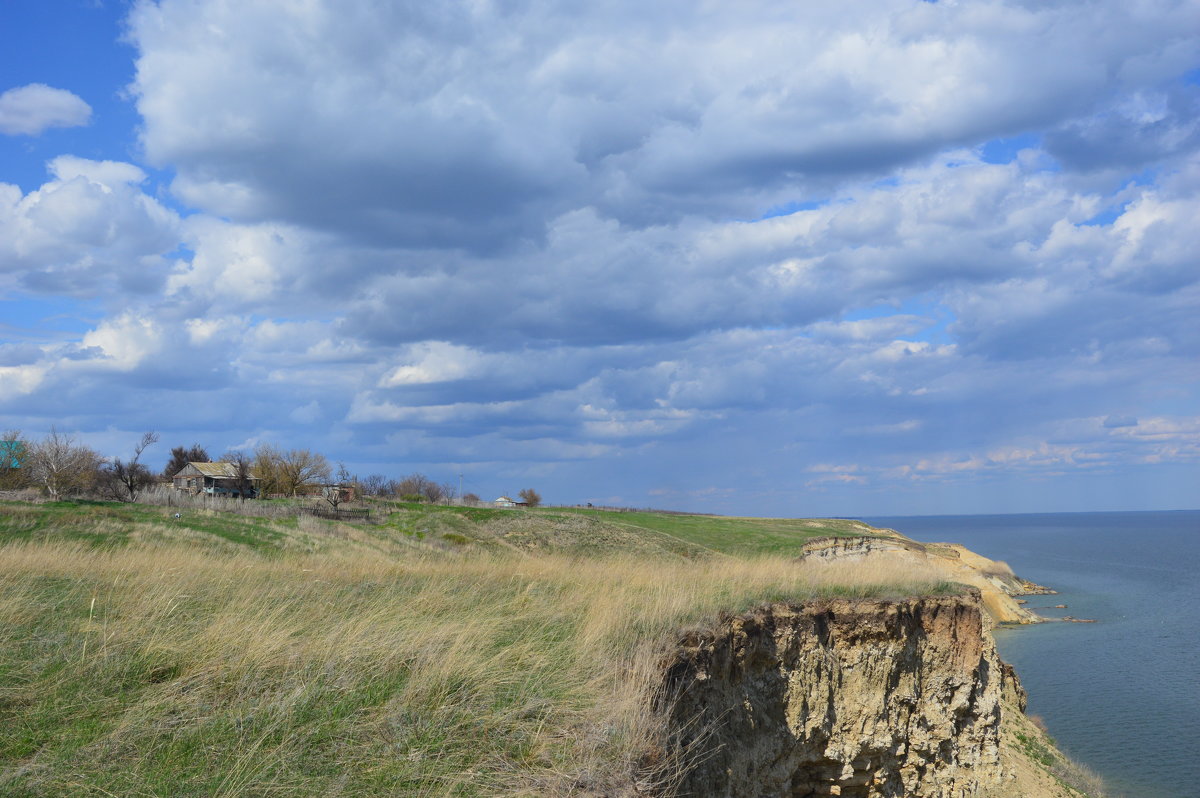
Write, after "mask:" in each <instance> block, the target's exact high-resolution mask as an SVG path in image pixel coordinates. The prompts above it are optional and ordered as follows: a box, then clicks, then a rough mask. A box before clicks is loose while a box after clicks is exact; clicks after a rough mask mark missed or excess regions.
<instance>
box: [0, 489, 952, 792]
mask: <svg viewBox="0 0 1200 798" xmlns="http://www.w3.org/2000/svg"><path fill="white" fill-rule="evenodd" d="M177 510H178V508H166V507H155V506H146V505H128V504H125V505H122V504H107V503H69V502H64V503H50V504H42V505H28V504H17V503H0V793H2V794H4V795H8V796H30V797H32V796H63V795H106V794H107V795H144V796H168V795H169V796H188V795H194V796H222V795H256V796H257V795H261V796H307V795H355V796H370V795H411V796H450V795H464V796H466V795H479V796H493V795H505V794H529V795H546V794H586V793H587V792H588V791H589V790H591V791H598V790H602V789H603V787H604V786H605V785H606V784H609V783H613V782H616V781H619V780H620V779H622V778H625V777H627V776H628V774H629V773H630V772H631V771H632V770H633V769H634V762H635V760H636V759H637V757H638V756H639V754H640V752H641V751H643V750H644V747H645V744H646V742H647V740H648V739H650V738H651V737H652V736H653V735H654V733H655V726H654V724H655V718H654V717H653V716H652V715H651V714H650V712H649V710H648V707H649V703H650V702H649V700H648V691H649V690H650V686H651V685H652V684H653V683H654V674H655V671H656V668H657V666H658V662H659V658H660V656H661V652H662V650H663V646H664V645H665V644H666V643H668V642H669V641H670V640H672V639H673V638H674V636H675V635H676V634H677V632H678V630H679V629H680V628H682V627H686V626H688V625H689V624H695V623H698V622H704V621H706V620H709V619H711V618H712V617H714V616H716V615H718V614H719V613H721V612H726V611H739V610H742V609H745V608H748V607H750V606H752V605H755V604H757V603H760V602H763V601H771V600H781V599H788V600H798V599H804V598H809V597H813V596H820V595H863V596H874V595H899V594H913V593H924V592H936V591H944V590H947V589H953V588H950V587H948V586H947V585H945V584H944V583H939V582H938V576H937V575H936V574H934V573H932V572H920V571H919V569H918V570H906V571H903V572H897V571H893V570H876V571H870V570H864V569H862V568H856V569H854V570H853V571H851V570H849V569H836V568H835V569H830V568H828V567H825V568H821V569H819V570H817V569H807V568H805V567H802V566H798V565H797V564H796V563H795V562H794V560H793V558H792V556H789V555H794V554H795V553H796V552H797V551H798V550H799V547H800V546H801V545H802V544H803V542H804V541H805V540H807V539H810V538H811V537H814V536H828V535H830V534H856V533H860V534H861V533H862V532H870V531H871V530H870V529H869V528H860V527H857V526H854V525H853V523H852V522H825V521H821V522H804V521H777V520H768V519H763V520H759V519H727V518H720V519H717V518H707V517H703V516H676V515H658V514H654V513H621V514H612V513H603V512H599V511H593V512H587V511H567V510H553V509H547V510H538V511H500V510H491V509H466V508H442V507H428V506H421V505H388V506H379V507H377V508H376V515H377V516H378V517H379V518H380V520H381V521H382V522H381V523H377V524H371V525H349V524H341V523H337V522H330V521H323V520H320V519H314V518H308V517H301V518H296V517H295V516H293V515H290V514H287V513H281V514H279V515H280V517H274V518H273V517H255V516H249V515H237V514H232V513H227V512H219V511H213V510H202V509H187V510H182V511H180V512H181V517H180V518H175V517H174V513H175V512H176V511H177Z"/></svg>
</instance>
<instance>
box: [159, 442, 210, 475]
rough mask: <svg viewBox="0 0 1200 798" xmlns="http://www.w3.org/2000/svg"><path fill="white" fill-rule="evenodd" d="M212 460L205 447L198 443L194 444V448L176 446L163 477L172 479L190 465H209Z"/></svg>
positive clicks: (164, 469)
mask: <svg viewBox="0 0 1200 798" xmlns="http://www.w3.org/2000/svg"><path fill="white" fill-rule="evenodd" d="M208 462H211V458H210V457H209V456H208V452H207V451H205V449H204V447H203V446H201V445H200V444H198V443H193V444H192V447H191V448H190V449H189V448H186V447H184V446H176V447H175V448H173V449H172V450H171V459H170V460H168V461H167V465H166V467H165V468H163V472H162V475H163V477H164V478H165V479H170V478H171V477H173V476H175V475H176V474H178V473H179V471H180V469H182V468H183V467H184V466H186V465H187V464H188V463H208Z"/></svg>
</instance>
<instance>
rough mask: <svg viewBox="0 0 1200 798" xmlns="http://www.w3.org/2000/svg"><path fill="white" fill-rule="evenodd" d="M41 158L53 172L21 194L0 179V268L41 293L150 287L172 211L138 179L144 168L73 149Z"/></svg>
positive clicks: (170, 244) (166, 247)
mask: <svg viewBox="0 0 1200 798" xmlns="http://www.w3.org/2000/svg"><path fill="white" fill-rule="evenodd" d="M48 166H49V169H50V171H51V173H52V174H53V175H54V179H53V180H51V181H49V182H47V183H45V184H44V185H42V186H41V187H39V188H37V189H35V190H34V191H31V192H29V193H28V194H22V193H21V190H20V189H19V188H18V187H16V186H12V185H7V184H3V183H0V273H4V272H8V273H10V274H13V275H15V276H16V277H17V278H18V280H19V281H20V284H21V285H22V286H23V287H24V288H26V289H28V290H34V291H39V292H44V293H54V294H75V295H85V296H96V295H103V294H110V293H120V294H128V293H133V294H137V293H150V292H154V291H156V290H157V289H158V287H159V286H160V285H161V284H162V281H163V279H164V278H165V277H166V274H167V268H168V267H167V263H166V262H165V260H163V258H162V254H163V253H165V252H168V251H170V250H172V249H174V248H175V247H176V246H178V243H179V218H178V216H177V215H176V214H175V213H174V212H173V211H171V210H169V209H167V208H166V207H164V206H163V205H162V204H161V203H159V202H158V201H157V200H155V199H154V198H152V197H150V196H148V195H147V194H145V193H144V192H143V191H142V190H141V189H140V188H139V187H138V185H137V184H139V183H140V182H141V181H142V180H143V179H144V178H145V173H144V172H142V170H141V169H139V168H137V167H136V166H133V165H131V164H127V163H119V162H114V161H90V160H87V159H83V158H76V157H73V156H61V157H58V158H55V159H54V160H52V161H51V162H50V163H49V164H48Z"/></svg>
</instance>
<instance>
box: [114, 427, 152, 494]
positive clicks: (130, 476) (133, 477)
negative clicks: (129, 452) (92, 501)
mask: <svg viewBox="0 0 1200 798" xmlns="http://www.w3.org/2000/svg"><path fill="white" fill-rule="evenodd" d="M155 443H158V433H155V432H147V433H145V434H143V435H142V439H141V440H140V441H138V444H137V446H135V447H133V459H131V460H130V461H129V462H128V463H126V462H123V461H122V460H121V458H119V457H118V458H116V459H114V460H113V461H112V462H111V463H109V464H108V465H106V466H105V467H104V468H103V469H102V474H101V477H102V478H103V480H104V482H105V483H106V487H107V490H108V492H109V493H110V495H112V496H113V497H114V498H117V499H120V500H121V501H129V502H132V501H137V495H138V494H139V493H141V491H142V489H143V488H145V487H147V486H148V485H151V484H153V483H154V475H153V474H151V473H150V469H148V468H146V466H144V465H142V464H141V462H140V461H141V458H142V452H144V451H146V449H147V448H148V447H150V446H151V445H152V444H155Z"/></svg>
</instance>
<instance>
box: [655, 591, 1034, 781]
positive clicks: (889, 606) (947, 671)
mask: <svg viewBox="0 0 1200 798" xmlns="http://www.w3.org/2000/svg"><path fill="white" fill-rule="evenodd" d="M1005 694H1007V697H1008V698H1009V699H1010V700H1011V701H1019V702H1023V696H1024V693H1023V691H1022V690H1021V688H1020V685H1019V684H1018V683H1017V681H1016V677H1015V675H1014V674H1013V672H1012V669H1011V668H1009V667H1007V666H1006V665H1004V664H1003V663H1002V662H1001V661H1000V659H999V658H998V657H997V655H996V651H995V646H994V644H993V643H992V640H991V637H990V635H988V634H987V633H986V630H985V624H984V618H983V613H982V611H981V602H980V597H979V594H978V592H977V591H973V590H972V591H969V592H968V593H967V594H966V595H961V596H935V597H924V598H908V599H897V600H865V599H860V600H850V599H846V600H841V599H838V600H823V601H815V602H809V603H806V604H803V605H790V604H775V605H770V606H765V607H762V608H760V609H758V610H755V611H753V612H750V613H747V614H745V615H741V616H736V617H733V618H729V619H727V620H725V621H723V622H722V623H721V624H720V625H719V626H718V628H717V629H715V630H711V631H705V632H694V633H691V634H689V635H687V636H686V637H685V638H684V639H683V640H682V641H681V643H680V645H679V647H678V648H677V650H676V651H675V652H674V653H673V654H672V655H671V656H670V657H669V660H668V663H667V667H666V671H665V675H664V684H663V689H662V693H661V706H660V709H661V710H662V711H663V712H664V713H666V715H667V719H668V729H669V733H668V739H667V740H666V741H665V745H664V750H663V751H661V752H660V754H661V755H662V756H661V758H660V765H666V766H667V767H665V768H664V769H665V771H666V773H667V775H672V776H673V778H672V779H671V783H670V784H668V785H667V786H666V787H664V789H663V790H662V791H661V794H670V795H676V796H682V795H691V796H712V797H713V798H717V797H723V798H740V797H742V796H745V797H746V798H751V797H754V798H758V797H761V798H766V797H767V796H788V797H789V798H803V797H804V796H824V795H842V796H856V798H885V797H886V798H893V797H894V796H923V798H968V797H974V796H983V795H986V794H988V793H989V792H991V791H993V790H995V789H997V788H999V787H1000V786H1001V785H1002V784H1003V780H1004V775H1003V773H1002V768H1001V756H1000V729H1001V713H1002V709H1001V702H1002V698H1003V697H1004V696H1005ZM1014 711H1017V710H1015V709H1014Z"/></svg>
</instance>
